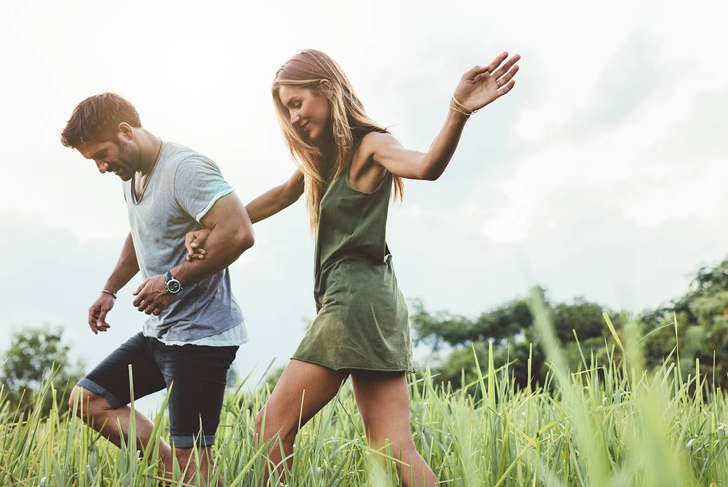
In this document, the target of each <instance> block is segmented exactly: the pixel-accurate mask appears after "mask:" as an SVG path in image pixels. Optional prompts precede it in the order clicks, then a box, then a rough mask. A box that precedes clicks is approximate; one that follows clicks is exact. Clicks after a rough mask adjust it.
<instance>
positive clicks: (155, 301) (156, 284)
mask: <svg viewBox="0 0 728 487" xmlns="http://www.w3.org/2000/svg"><path fill="white" fill-rule="evenodd" d="M134 296H136V298H135V299H134V306H135V307H136V309H138V310H139V311H141V312H142V313H146V314H148V315H151V314H154V315H155V316H156V315H159V313H161V312H162V311H163V310H164V309H165V308H166V307H167V306H169V305H170V304H172V302H173V301H174V300H175V299H176V298H177V296H176V295H174V294H171V293H169V292H167V286H166V284H165V283H164V276H162V275H159V276H154V277H150V278H149V279H147V280H146V281H144V282H143V283H141V285H140V286H139V287H138V288H137V290H136V291H134Z"/></svg>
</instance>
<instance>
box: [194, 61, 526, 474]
mask: <svg viewBox="0 0 728 487" xmlns="http://www.w3.org/2000/svg"><path fill="white" fill-rule="evenodd" d="M518 59H520V56H518V55H515V56H513V57H511V58H510V59H508V54H507V53H503V54H501V55H500V56H498V57H497V58H496V59H495V60H494V61H493V62H492V63H490V64H489V65H488V66H486V67H475V68H473V69H471V70H470V71H468V72H467V73H465V75H463V77H462V79H461V80H460V83H459V84H458V85H457V87H456V88H455V92H454V94H453V97H452V99H451V101H450V110H449V111H448V115H447V118H446V120H445V124H444V126H443V128H442V129H441V130H440V132H439V134H438V135H437V137H435V140H434V142H433V143H432V146H431V147H430V149H429V150H428V151H427V152H426V153H421V152H416V151H411V150H407V149H405V148H404V147H402V146H401V145H400V143H399V142H398V141H397V139H395V138H394V137H393V136H392V135H391V134H390V133H388V131H387V130H386V129H385V128H383V127H382V126H380V125H378V124H376V123H375V122H374V121H372V120H371V119H370V118H369V117H368V116H367V115H366V113H365V111H364V107H363V106H362V104H361V102H360V101H359V99H358V98H357V96H356V94H355V93H354V90H353V89H352V87H351V83H350V82H349V80H348V79H347V77H346V75H345V74H344V72H343V71H342V70H341V68H339V66H338V65H337V64H336V63H335V62H334V61H333V60H332V59H331V58H330V57H329V56H327V55H326V54H324V53H322V52H319V51H315V50H304V51H301V52H300V53H298V54H296V55H295V56H293V57H292V58H291V59H290V60H289V61H287V62H286V63H285V64H284V65H283V66H282V67H281V68H280V69H279V70H278V72H277V73H276V76H275V79H274V81H273V86H272V94H273V100H274V102H275V107H276V111H277V113H278V118H279V122H280V124H281V127H282V129H283V134H284V138H285V140H286V144H287V145H288V148H289V150H290V151H291V154H292V155H293V157H294V159H295V160H296V161H297V163H298V167H299V168H298V170H297V171H296V172H295V173H294V174H293V176H292V177H291V178H290V179H289V180H288V181H287V182H286V183H284V184H282V185H280V186H278V187H275V188H273V189H271V190H269V191H268V192H266V193H264V194H262V195H261V196H259V197H258V198H256V199H255V200H253V201H252V202H251V203H250V204H249V205H248V206H247V210H248V214H249V215H250V219H251V221H253V222H257V221H260V220H263V219H265V218H268V217H269V216H271V215H273V214H275V213H277V212H278V211H280V210H282V209H283V208H286V207H287V206H289V205H291V204H292V203H293V202H295V201H296V200H297V199H298V198H299V197H300V196H301V194H302V193H303V192H304V190H305V192H306V193H307V206H308V211H309V216H310V224H311V228H312V231H315V233H316V250H315V285H314V295H315V298H316V307H317V311H318V314H317V316H316V319H315V320H314V321H313V323H312V325H311V327H310V328H309V330H308V332H307V333H306V335H305V337H304V338H303V341H302V342H301V344H300V346H299V347H298V350H296V353H295V354H294V355H293V357H292V358H291V360H290V362H289V364H288V366H287V367H286V369H285V371H284V372H283V375H282V376H281V378H280V380H279V381H278V383H277V384H276V386H275V388H274V390H273V392H272V394H271V397H270V400H269V401H268V403H267V404H266V405H265V406H264V408H263V409H262V410H261V411H260V413H259V414H258V417H257V419H256V425H255V430H256V433H257V434H258V435H259V437H260V438H261V439H262V440H263V441H268V440H270V439H271V438H272V439H273V440H272V442H271V446H270V449H269V452H268V458H269V460H270V461H271V465H272V466H273V468H276V469H277V470H278V473H279V475H281V476H282V475H283V474H284V468H283V463H282V462H281V447H282V450H283V453H284V454H285V456H286V458H287V462H288V466H289V467H290V465H291V463H292V457H291V453H292V451H293V443H294V440H295V437H296V434H297V432H298V428H299V425H304V424H306V422H308V421H309V420H310V419H311V418H312V417H313V416H314V415H315V414H316V413H317V412H318V411H320V410H321V408H323V407H324V406H325V405H326V404H327V403H328V402H329V401H330V400H331V399H332V398H333V397H334V396H335V395H336V393H337V391H338V390H339V387H340V386H341V384H342V382H343V381H344V380H346V378H347V377H351V383H352V386H353V391H354V396H355V398H356V401H357V405H358V407H359V412H360V413H361V417H362V420H363V422H364V426H365V429H366V435H367V440H368V442H369V444H370V445H371V447H372V448H374V449H383V448H385V446H386V443H387V442H389V443H390V444H391V451H392V452H393V453H394V455H395V456H396V457H398V459H399V460H401V462H402V468H401V469H400V476H401V479H402V483H403V484H404V485H406V486H409V485H417V486H424V485H426V486H431V485H437V479H436V478H435V475H434V473H433V472H432V470H431V469H430V467H429V466H428V465H427V464H426V463H425V461H424V460H423V458H422V457H421V456H420V455H419V453H418V452H417V451H416V450H415V446H414V442H413V440H412V434H411V430H410V418H409V395H408V390H407V381H406V376H405V372H407V371H412V370H413V369H414V365H413V362H412V345H411V341H410V334H409V323H408V317H407V306H406V303H405V300H404V298H403V297H402V293H401V292H400V291H399V288H398V287H397V281H396V278H395V276H394V269H393V267H392V256H391V255H390V253H389V249H388V248H387V244H386V240H385V227H386V220H387V210H388V206H389V200H390V195H392V194H394V196H395V197H401V196H402V189H403V185H402V179H403V178H408V179H427V180H435V179H437V178H438V177H439V176H440V175H441V174H442V173H443V171H444V170H445V168H446V167H447V165H448V163H449V162H450V159H451V157H452V155H453V153H454V152H455V148H456V147H457V144H458V141H459V139H460V135H461V133H462V130H463V127H464V126H465V122H466V121H467V120H468V117H469V116H470V115H471V114H472V113H474V112H475V111H477V110H479V109H480V108H483V107H484V106H485V105H487V104H489V103H491V102H493V101H494V100H496V99H497V98H499V97H501V96H503V95H505V94H506V93H508V92H509V91H510V90H511V89H512V88H513V86H514V84H515V80H513V76H514V75H515V74H516V72H517V71H518V66H517V65H516V64H515V63H516V62H517V61H518ZM205 237H206V234H205V232H196V233H194V234H190V235H188V238H187V242H186V243H187V248H188V250H189V252H190V254H189V256H188V258H204V250H203V249H202V244H203V243H204V238H205Z"/></svg>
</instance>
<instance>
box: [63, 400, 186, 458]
mask: <svg viewBox="0 0 728 487" xmlns="http://www.w3.org/2000/svg"><path fill="white" fill-rule="evenodd" d="M68 407H69V408H71V410H73V408H74V407H75V408H76V414H77V415H78V416H79V417H80V418H81V419H82V420H83V421H85V422H86V423H87V424H88V425H89V426H91V427H92V428H93V429H95V430H96V431H99V432H100V433H102V434H103V435H104V436H105V437H106V438H107V439H108V440H109V441H111V442H112V443H113V444H114V445H116V446H121V438H122V435H123V437H124V438H125V439H126V438H128V437H129V424H130V422H131V406H129V405H126V406H122V407H120V408H116V409H114V408H113V407H112V406H111V404H109V401H107V400H106V399H105V398H104V397H103V396H100V395H98V394H95V393H93V392H91V391H89V390H86V389H84V388H83V387H81V386H76V387H74V388H73V390H72V391H71V398H70V400H69V401H68ZM134 422H135V425H134V426H135V428H136V437H137V444H138V445H139V449H140V450H141V448H142V447H143V448H145V449H146V448H147V447H148V446H149V443H150V441H151V440H152V432H153V430H154V423H153V422H152V421H151V420H150V419H149V418H147V417H146V416H144V415H143V414H142V413H140V412H139V411H137V410H134ZM159 458H160V460H162V463H163V464H164V469H165V471H166V472H171V471H172V448H171V447H170V446H169V443H167V442H166V441H164V440H163V439H161V438H160V439H159Z"/></svg>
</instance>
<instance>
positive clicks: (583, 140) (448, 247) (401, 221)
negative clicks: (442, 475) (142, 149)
mask: <svg viewBox="0 0 728 487" xmlns="http://www.w3.org/2000/svg"><path fill="white" fill-rule="evenodd" d="M717 6H718V2H717V1H713V2H707V1H696V2H691V3H690V4H689V5H688V4H686V3H685V2H677V1H669V2H666V1H644V2H635V1H631V0H630V1H622V0H617V1H613V2H582V1H575V0H574V1H553V2H536V1H529V2H497V3H496V2H487V1H483V0H473V1H448V2H445V1H438V2H429V1H397V0H394V1H392V0H390V1H386V2H384V1H378V0H377V1H369V2H346V1H342V0H339V1H320V2H315V1H313V2H290V1H276V2H239V1H235V2H234V1H226V2H222V1H206V2H199V1H179V0H175V1H150V0H145V1H138V0H129V1H126V2H122V3H118V2H114V3H112V2H104V1H97V0H93V1H90V0H89V1H71V0H69V1H65V2H53V1H49V0H46V1H36V2H3V4H2V7H0V43H1V44H2V46H3V48H2V49H1V50H0V66H1V68H0V69H1V72H2V75H0V87H2V89H0V108H1V113H2V116H0V137H1V138H2V139H1V141H2V148H3V162H2V167H3V176H4V177H3V190H2V192H0V272H1V273H2V279H0V309H1V310H2V316H0V328H1V331H0V338H1V339H2V340H3V342H6V340H7V338H8V337H9V335H10V332H12V331H17V330H19V329H21V328H23V327H25V326H31V325H42V324H46V323H47V324H51V325H57V326H63V327H64V328H65V330H66V333H65V337H66V338H67V340H68V342H69V343H70V344H71V346H72V348H73V350H74V352H75V353H76V354H77V355H78V356H81V357H83V358H84V360H85V361H86V363H87V365H88V367H91V366H92V365H95V363H96V362H98V361H99V360H101V359H102V358H103V357H104V356H105V355H106V354H107V353H108V352H110V351H111V350H112V349H113V348H115V347H116V346H117V345H118V344H119V343H120V342H121V341H122V340H125V339H126V338H127V337H128V336H130V335H132V334H133V333H136V332H137V331H138V330H140V329H141V324H142V322H143V318H144V316H143V315H141V314H139V313H138V312H137V311H136V310H134V309H133V307H132V306H131V299H132V297H131V292H132V291H133V290H134V289H136V287H137V285H138V284H139V282H140V280H139V279H135V280H133V281H132V282H131V283H130V284H129V285H127V287H126V288H124V289H123V290H122V292H121V293H120V295H119V299H118V301H117V304H116V308H115V309H114V310H113V311H112V313H111V314H110V316H109V318H108V320H109V322H110V323H111V324H112V329H111V330H110V331H109V332H108V333H106V334H105V335H102V336H94V335H93V334H92V333H91V332H90V331H89V329H88V326H87V325H86V314H87V309H88V307H89V305H90V304H91V303H92V302H93V301H94V300H95V299H96V297H97V296H98V292H99V290H100V289H101V287H102V286H103V284H104V282H105V281H106V279H107V277H108V275H109V273H110V271H111V269H112V267H113V265H114V264H115V262H116V259H117V258H118V255H119V251H120V249H121V245H122V243H123V240H124V238H125V237H126V235H127V233H128V223H127V220H126V209H125V205H124V201H123V197H122V192H121V182H120V180H119V179H118V178H116V177H115V176H113V175H100V174H99V173H98V172H97V171H96V168H95V166H94V164H93V163H92V162H90V161H87V160H85V159H83V158H82V157H81V156H80V155H79V154H78V153H77V152H75V151H73V150H71V149H67V148H64V147H62V146H61V144H60V142H59V132H60V130H61V129H62V128H63V126H64V125H65V123H66V121H67V120H68V118H69V116H70V114H71V112H72V110H73V108H74V107H75V106H76V104H77V103H78V102H80V101H81V100H82V99H83V98H85V97H87V96H90V95H93V94H96V93H100V92H103V91H114V92H116V93H118V94H120V95H122V96H124V97H126V98H127V99H129V100H130V101H131V102H132V103H133V104H134V105H135V106H136V108H137V110H138V111H139V113H140V115H141V119H142V123H143V125H144V126H145V127H146V128H147V129H149V130H150V131H151V132H152V133H154V134H155V135H157V136H160V137H161V138H162V139H163V140H169V141H175V142H178V143H182V144H184V145H187V146H190V147H192V148H194V149H196V150H198V151H199V152H202V153H204V154H206V155H208V156H210V157H211V158H213V159H214V160H215V161H216V162H217V163H218V164H219V166H220V167H221V169H222V171H223V175H224V176H225V177H226V179H228V181H230V183H231V184H232V185H233V186H234V187H235V188H236V190H237V192H238V194H239V196H240V198H241V199H242V200H243V201H245V202H247V201H250V200H251V199H252V198H254V197H255V196H257V195H258V194H260V193H261V192H263V191H265V190H267V189H268V188H270V187H271V186H273V185H276V184H279V183H280V182H282V181H283V180H285V179H286V178H287V177H288V176H289V175H290V174H291V173H292V172H293V170H294V165H293V162H292V161H291V159H290V156H289V155H288V153H287V150H286V148H285V146H284V143H283V139H282V137H281V133H280V129H279V127H278V123H277V121H276V118H275V113H274V111H273V105H272V102H271V98H270V94H269V88H270V82H271V80H272V78H273V75H274V73H275V71H276V69H277V68H278V67H279V66H280V65H281V64H282V63H283V62H284V61H285V60H286V59H287V58H288V57H290V55H292V54H293V53H295V52H296V51H297V50H299V49H302V48H317V49H320V50H323V51H324V52H326V53H328V54H330V55H331V56H332V57H334V59H336V60H337V62H338V63H339V64H340V65H341V66H342V68H343V69H344V70H345V71H346V72H347V74H348V76H349V78H350V79H351V81H352V83H353V85H354V87H355V89H356V91H357V93H358V94H359V96H360V98H361V99H362V100H363V102H364V104H365V106H366V108H367V110H368V112H369V114H370V115H371V116H372V117H373V118H374V119H375V120H377V121H379V122H380V123H382V124H384V125H387V126H389V127H391V130H392V132H393V133H394V134H395V135H396V136H397V137H398V138H399V139H400V140H401V141H402V142H403V144H404V145H405V146H407V147H410V148H413V149H418V150H423V151H424V150H426V149H427V148H428V146H429V144H430V143H431V141H432V138H433V137H434V136H435V134H436V133H437V131H438V130H439V128H440V126H441V124H442V122H443V120H444V117H445V115H446V112H447V109H448V100H449V97H450V94H451V93H452V90H453V89H454V88H455V86H456V84H457V82H458V80H459V78H460V76H461V75H462V74H463V73H464V72H465V71H467V70H468V69H470V68H471V67H473V66H474V65H476V64H487V63H489V62H490V61H491V60H492V58H494V57H495V56H496V55H497V54H499V53H500V52H502V51H509V52H510V53H512V54H513V53H520V54H521V55H522V60H521V62H520V63H519V64H520V66H521V70H520V72H519V73H518V75H517V77H516V80H517V82H516V86H515V88H514V90H513V91H512V92H511V93H510V94H508V95H507V96H506V97H504V98H501V99H499V100H498V101H496V102H495V103H494V104H493V105H491V106H488V107H486V108H485V109H483V110H482V111H480V112H479V113H477V114H476V115H474V116H473V117H471V119H470V121H468V125H467V127H466V129H465V133H464V135H463V140H462V142H461V145H460V148H459V149H458V151H457V153H456V154H455V157H454V158H453V160H452V162H451V165H450V167H449V168H448V169H447V171H446V172H445V174H444V175H443V176H442V177H441V178H440V179H439V180H438V181H436V182H419V181H408V182H407V184H406V190H405V200H404V203H403V204H401V205H399V204H395V205H394V206H393V207H392V209H391V213H390V220H389V227H388V242H389V246H390V248H391V250H392V253H393V254H394V262H395V267H396V271H397V276H398V280H399V283H400V286H401V288H402V291H403V293H404V295H405V297H407V298H409V299H412V298H421V299H422V300H423V301H424V303H425V305H426V307H427V308H428V309H430V310H433V311H436V310H449V311H451V312H453V313H458V314H465V315H469V316H475V315H477V314H479V313H480V312H483V311H486V310H488V309H491V308H492V307H494V306H497V305H499V304H502V303H504V302H505V301H507V300H510V299H513V298H516V297H519V296H524V295H525V294H526V293H527V292H528V289H529V288H530V287H531V286H532V285H534V284H539V285H542V286H544V287H546V288H547V289H548V291H549V294H550V296H551V298H552V299H555V300H559V301H566V300H571V299H572V298H574V297H576V296H584V297H585V298H587V299H588V300H590V301H596V302H598V303H601V304H603V305H606V306H608V307H610V308H612V309H629V310H632V311H636V312H639V311H642V310H644V309H646V308H654V307H656V306H658V305H660V304H663V303H665V302H667V301H669V300H670V299H672V298H674V297H677V296H679V295H680V294H682V293H684V292H685V291H686V289H687V285H688V282H689V279H690V276H691V275H692V274H693V273H694V272H695V271H696V270H697V269H698V268H699V267H700V266H701V265H713V264H716V263H718V262H719V261H721V260H723V259H724V258H725V257H726V255H727V254H728V232H726V231H725V225H726V221H727V218H726V217H728V192H726V191H725V186H726V176H728V167H727V166H726V163H727V162H728V160H727V159H728V137H726V135H725V134H726V128H727V124H726V113H728V65H727V64H726V63H725V48H726V46H728V35H727V34H726V30H725V26H724V16H722V15H719V14H718V12H717V11H716V9H717ZM255 231H256V244H255V247H253V248H252V249H251V250H249V251H247V252H246V253H245V254H244V255H243V256H242V257H241V258H240V259H239V261H238V262H236V263H235V264H233V266H232V279H233V283H234V292H235V294H236V296H237V298H238V301H239V302H240V304H241V305H242V307H243V311H244V313H245V316H246V322H247V326H248V331H249V335H250V339H251V340H250V342H249V343H248V344H247V345H245V346H243V347H242V348H241V350H240V352H239V353H238V359H237V360H236V368H237V370H238V371H239V372H240V373H241V374H243V375H246V374H247V373H249V372H250V371H251V370H253V371H254V375H257V374H258V373H262V371H263V370H264V369H265V367H266V366H267V364H268V363H269V362H270V361H271V360H273V359H274V358H275V359H277V364H279V365H281V364H284V363H285V361H286V360H287V358H288V357H289V356H290V354H291V353H292V351H293V350H294V349H295V347H296V345H297V344H298V342H299V340H300V339H301V337H302V336H303V333H304V327H305V324H306V323H307V322H308V321H310V320H311V319H312V318H313V317H314V314H315V308H314V304H313V298H312V280H313V269H312V253H313V244H312V240H311V238H310V236H309V233H308V219H307V215H306V212H305V207H304V202H303V199H301V200H300V201H299V202H298V203H296V204H295V205H294V206H293V207H291V208H290V209H288V210H286V211H285V212H283V213H281V214H280V215H277V216H275V217H274V218H272V219H270V220H268V221H265V222H262V223H260V224H258V225H256V227H255ZM3 348H4V345H2V342H0V349H3Z"/></svg>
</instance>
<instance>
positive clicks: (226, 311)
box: [124, 142, 243, 342]
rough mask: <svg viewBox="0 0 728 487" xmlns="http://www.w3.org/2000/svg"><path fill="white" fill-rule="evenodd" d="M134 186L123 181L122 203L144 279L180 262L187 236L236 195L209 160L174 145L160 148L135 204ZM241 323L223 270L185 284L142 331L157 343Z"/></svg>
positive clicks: (195, 337)
mask: <svg viewBox="0 0 728 487" xmlns="http://www.w3.org/2000/svg"><path fill="white" fill-rule="evenodd" d="M133 182H134V180H133V179H131V180H129V181H125V182H124V199H125V200H126V206H127V210H128V214H129V224H130V226H131V236H132V239H133V241H134V249H135V250H136V257H137V261H138V262H139V270H140V271H141V274H142V278H144V279H147V278H149V277H153V276H156V275H159V274H164V273H165V272H167V271H168V270H170V269H172V268H173V267H175V266H177V265H179V264H181V263H182V262H184V261H185V256H186V255H187V251H186V250H185V246H184V238H185V235H186V234H187V232H191V231H194V230H198V229H200V228H202V225H201V224H200V220H201V219H202V218H203V217H204V216H205V214H206V213H207V212H208V211H209V210H210V208H212V206H213V205H214V204H215V202H216V201H217V200H218V199H220V198H222V197H223V196H225V195H226V194H229V193H232V192H233V191H234V189H233V187H232V186H230V184H228V183H227V181H225V180H224V179H223V177H222V174H221V172H220V169H219V168H218V167H217V165H216V164H215V163H214V162H213V161H212V160H210V159H208V158H207V157H205V156H203V155H201V154H199V153H197V152H195V151H193V150H192V149H189V148H188V147H184V146H182V145H179V144H174V143H172V142H167V143H166V144H164V147H163V148H162V152H161V153H160V155H159V160H158V161H157V164H156V166H155V167H154V169H153V170H152V174H151V176H150V177H149V180H148V183H147V186H146V188H145V189H144V192H143V193H142V196H141V198H139V200H138V201H137V198H136V197H135V195H134V188H133ZM242 323H243V314H242V312H241V311H240V307H239V306H238V303H237V302H236V301H235V297H233V293H232V290H231V287H230V273H229V271H228V269H227V268H226V269H224V270H222V271H220V272H218V273H217V274H215V275H213V276H210V277H208V278H207V279H203V280H202V281H199V282H197V283H195V284H188V285H186V286H185V288H184V289H183V290H182V291H181V292H180V293H179V294H177V299H175V301H174V302H172V304H170V305H169V307H167V308H166V309H165V310H164V311H162V313H160V315H159V316H154V315H151V316H150V317H149V319H148V320H147V321H146V322H145V323H144V330H143V333H144V335H145V336H148V337H154V338H158V339H161V340H169V341H175V342H190V341H193V340H198V339H200V338H205V337H209V336H212V335H216V334H219V333H222V332H224V331H226V330H229V329H231V328H233V327H234V326H236V325H241V324H242Z"/></svg>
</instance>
